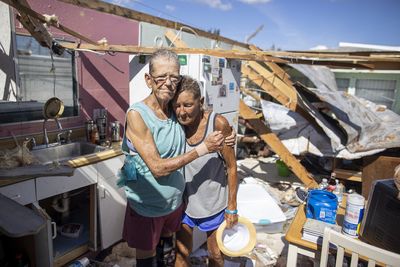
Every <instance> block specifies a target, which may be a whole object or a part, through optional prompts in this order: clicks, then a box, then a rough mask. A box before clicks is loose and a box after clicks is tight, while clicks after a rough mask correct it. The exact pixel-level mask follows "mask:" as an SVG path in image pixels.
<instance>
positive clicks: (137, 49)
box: [60, 42, 287, 63]
mask: <svg viewBox="0 0 400 267" xmlns="http://www.w3.org/2000/svg"><path fill="white" fill-rule="evenodd" d="M60 45H61V46H63V47H65V48H68V49H73V50H74V49H79V48H82V49H89V50H93V51H109V52H121V53H130V54H152V53H153V52H155V51H156V50H158V49H159V48H158V47H143V46H136V45H103V46H100V45H92V44H74V43H68V42H60ZM168 49H171V50H172V51H174V52H176V53H178V54H205V55H210V56H217V57H223V58H234V59H241V60H254V61H263V60H264V59H263V57H261V56H259V55H256V54H252V53H251V52H250V51H240V50H219V49H201V48H179V47H169V48H168ZM271 60H273V61H274V62H279V63H285V62H287V61H286V60H282V59H280V58H275V57H271Z"/></svg>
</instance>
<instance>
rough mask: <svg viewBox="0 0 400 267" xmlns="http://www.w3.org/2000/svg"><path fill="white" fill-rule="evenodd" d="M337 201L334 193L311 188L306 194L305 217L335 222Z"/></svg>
mask: <svg viewBox="0 0 400 267" xmlns="http://www.w3.org/2000/svg"><path fill="white" fill-rule="evenodd" d="M337 206H338V201H337V197H336V195H335V194H333V193H331V192H328V191H325V190H312V191H310V192H309V194H308V199H307V205H306V217H307V218H312V219H316V220H320V221H323V222H327V223H331V224H335V221H336V212H337Z"/></svg>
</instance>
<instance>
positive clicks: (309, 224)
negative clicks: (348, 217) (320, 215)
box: [302, 218, 342, 244]
mask: <svg viewBox="0 0 400 267" xmlns="http://www.w3.org/2000/svg"><path fill="white" fill-rule="evenodd" d="M325 227H329V228H331V229H333V230H334V231H337V232H339V233H340V231H341V229H342V227H340V226H339V225H336V224H330V223H326V222H323V221H318V220H315V219H311V218H307V220H306V222H305V223H304V226H303V236H302V239H304V240H307V241H310V242H313V243H318V244H322V238H323V236H324V229H325Z"/></svg>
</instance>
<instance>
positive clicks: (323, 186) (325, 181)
mask: <svg viewBox="0 0 400 267" xmlns="http://www.w3.org/2000/svg"><path fill="white" fill-rule="evenodd" d="M327 187H328V179H326V178H323V179H322V182H321V183H320V184H319V186H318V188H319V189H320V190H325V189H326V188H327Z"/></svg>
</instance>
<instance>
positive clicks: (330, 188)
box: [326, 172, 336, 192]
mask: <svg viewBox="0 0 400 267" xmlns="http://www.w3.org/2000/svg"><path fill="white" fill-rule="evenodd" d="M335 188H336V173H334V172H332V173H331V177H330V178H329V181H328V186H327V187H326V190H328V191H329V192H333V190H335Z"/></svg>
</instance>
